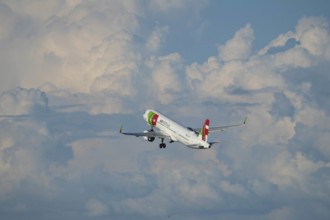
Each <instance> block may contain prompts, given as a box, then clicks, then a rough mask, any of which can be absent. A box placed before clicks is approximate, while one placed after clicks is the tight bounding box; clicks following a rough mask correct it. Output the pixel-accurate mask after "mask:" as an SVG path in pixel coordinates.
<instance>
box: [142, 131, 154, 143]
mask: <svg viewBox="0 0 330 220" xmlns="http://www.w3.org/2000/svg"><path fill="white" fill-rule="evenodd" d="M148 132H150V131H149V130H146V131H144V132H143V133H148ZM143 139H144V140H145V141H149V142H153V141H154V140H155V137H143Z"/></svg>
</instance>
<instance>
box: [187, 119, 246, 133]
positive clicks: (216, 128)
mask: <svg viewBox="0 0 330 220" xmlns="http://www.w3.org/2000/svg"><path fill="white" fill-rule="evenodd" d="M246 122H247V117H245V118H244V121H243V123H240V124H233V125H225V126H219V127H210V128H209V132H216V131H221V132H222V131H225V130H226V129H227V128H232V127H238V126H242V125H245V124H246ZM193 130H195V131H196V132H198V131H199V130H200V128H193Z"/></svg>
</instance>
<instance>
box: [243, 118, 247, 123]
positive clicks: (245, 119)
mask: <svg viewBox="0 0 330 220" xmlns="http://www.w3.org/2000/svg"><path fill="white" fill-rule="evenodd" d="M247 120H248V117H245V118H244V122H243V125H245V124H246V122H247Z"/></svg>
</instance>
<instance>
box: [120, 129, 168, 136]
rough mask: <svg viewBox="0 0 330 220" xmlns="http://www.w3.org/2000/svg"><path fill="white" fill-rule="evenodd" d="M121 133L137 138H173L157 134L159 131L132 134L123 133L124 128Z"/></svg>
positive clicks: (160, 133)
mask: <svg viewBox="0 0 330 220" xmlns="http://www.w3.org/2000/svg"><path fill="white" fill-rule="evenodd" d="M119 132H120V133H121V134H124V135H131V136H135V137H159V138H171V137H170V136H169V135H166V134H164V133H162V132H157V131H145V132H137V133H130V132H123V128H120V130H119Z"/></svg>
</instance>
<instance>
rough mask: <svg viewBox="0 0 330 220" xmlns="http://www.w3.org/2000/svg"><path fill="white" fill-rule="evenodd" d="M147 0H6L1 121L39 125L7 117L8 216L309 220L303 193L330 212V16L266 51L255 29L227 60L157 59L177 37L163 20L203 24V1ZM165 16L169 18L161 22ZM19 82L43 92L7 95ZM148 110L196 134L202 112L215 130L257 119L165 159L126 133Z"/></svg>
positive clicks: (0, 36)
mask: <svg viewBox="0 0 330 220" xmlns="http://www.w3.org/2000/svg"><path fill="white" fill-rule="evenodd" d="M140 3H141V2H136V1H97V2H95V1H74V0H73V1H49V2H48V1H44V2H43V3H42V4H39V5H38V1H32V2H31V4H30V5H29V6H27V7H24V6H26V4H25V3H24V2H23V1H3V3H2V4H0V7H1V8H0V18H1V17H5V18H7V17H8V19H7V20H3V19H0V23H1V24H3V25H2V26H1V27H0V44H1V45H0V46H1V48H3V49H4V50H1V51H6V53H0V58H1V59H0V64H1V66H2V73H3V74H1V76H0V77H1V80H0V85H1V89H0V91H1V96H0V113H1V114H2V115H3V114H5V115H21V114H30V115H32V116H33V117H26V118H22V117H10V118H9V117H4V118H1V119H0V179H1V180H2V181H0V203H1V208H0V210H6V213H10V214H8V215H11V216H13V217H14V218H11V219H15V217H17V212H18V211H19V212H20V214H19V215H21V214H22V213H26V214H27V215H31V216H32V217H34V218H35V216H37V215H38V214H40V212H44V213H45V212H48V210H50V212H52V213H56V216H55V217H54V218H55V219H56V218H63V216H64V218H66V217H67V216H68V214H67V213H68V212H70V213H71V214H69V215H70V216H74V217H76V218H78V219H81V218H86V217H87V218H96V219H98V218H108V217H109V216H110V217H114V218H116V217H118V218H117V219H120V218H130V217H131V216H134V218H135V219H137V218H141V219H145V217H150V216H153V217H157V218H162V217H164V216H166V217H167V216H169V213H170V214H171V213H182V216H183V218H184V217H186V216H187V213H193V214H191V215H195V214H196V216H199V215H200V216H202V217H203V219H208V218H209V219H210V218H212V217H214V216H220V217H223V215H224V214H223V213H229V214H228V216H234V217H233V218H234V219H236V218H235V217H237V216H239V217H238V218H243V217H244V218H246V215H244V213H246V212H249V211H251V210H253V211H251V214H250V217H251V218H253V219H255V218H258V217H259V218H262V217H265V218H268V219H273V218H276V217H284V218H285V217H287V218H291V217H292V216H293V218H298V217H299V215H297V213H299V211H304V210H305V207H304V206H305V205H304V204H302V203H300V201H301V198H303V199H304V201H305V202H306V203H307V204H308V205H311V206H314V207H315V206H318V205H319V204H320V203H322V204H323V203H328V198H327V197H326V196H324V192H327V191H329V187H328V185H327V183H328V182H329V175H328V173H327V172H328V169H329V163H328V162H327V161H326V160H327V159H329V150H328V145H327V143H328V142H329V141H328V138H327V135H328V128H327V127H326V125H327V124H329V123H328V122H329V114H328V108H329V107H328V106H327V105H325V104H324V103H320V102H315V101H313V98H314V96H313V95H320V94H319V93H320V92H319V91H317V90H316V88H318V81H317V79H316V77H317V76H319V75H322V74H323V75H324V76H327V72H326V71H325V70H324V69H326V70H327V68H324V67H327V66H328V64H327V62H328V60H329V54H330V52H329V24H328V21H327V20H326V19H319V18H303V19H301V20H300V21H299V22H298V25H297V27H296V30H290V31H289V32H287V33H284V34H280V35H279V37H278V38H276V39H275V40H273V41H271V42H270V43H269V45H267V46H266V47H265V48H264V49H262V50H261V51H259V52H258V53H257V54H255V53H254V52H253V47H252V46H253V41H254V31H253V29H252V26H251V25H249V24H247V25H246V26H244V27H243V28H241V29H239V30H238V31H237V32H236V33H235V35H234V36H233V38H231V39H229V40H228V41H227V42H226V43H221V45H222V46H219V47H218V50H219V55H218V56H210V57H209V58H207V59H206V61H205V62H201V63H192V64H189V63H188V64H187V63H186V62H185V60H184V57H182V56H181V55H180V54H179V53H178V52H175V51H173V53H170V54H158V53H164V51H162V50H161V49H162V46H163V45H165V43H167V42H166V40H167V39H169V38H167V37H171V34H172V29H171V28H172V25H171V23H166V22H165V21H168V20H171V19H174V20H175V19H176V18H178V17H179V18H182V17H185V16H187V15H190V14H194V15H192V17H194V18H195V16H196V14H197V15H198V14H199V12H200V10H201V9H202V8H203V7H204V5H205V4H206V3H205V2H202V3H197V4H192V2H191V1H175V2H174V1H151V2H146V1H143V2H142V3H150V4H149V6H148V7H147V9H146V8H145V7H144V6H143V5H142V4H140ZM40 7H42V8H44V10H41V12H40ZM150 10H152V11H150ZM37 12H38V13H37ZM39 12H40V13H39ZM181 12H182V13H181ZM156 13H157V14H160V15H159V17H158V18H160V17H161V16H168V15H171V17H170V18H168V19H166V18H164V19H163V20H161V19H160V20H161V21H160V22H159V23H158V22H156V23H157V25H153V22H154V21H153V20H152V21H151V20H149V17H150V14H152V15H154V14H156ZM172 15H173V16H172ZM151 17H153V16H151ZM185 18H186V17H185ZM188 18H190V17H188ZM186 19H187V18H186ZM146 20H147V22H146ZM194 21H195V20H194ZM21 22H23V23H21ZM192 23H193V22H192ZM23 24H24V25H23ZM198 25H199V24H196V26H198ZM23 26H24V28H22V27H23ZM170 30H171V31H170ZM290 39H294V40H295V41H297V44H295V45H294V46H293V47H291V48H289V47H288V46H287V45H286V44H287V42H288V41H289V40H290ZM274 48H281V49H282V50H281V51H278V52H276V50H274V51H275V52H272V49H274ZM161 51H162V52H161ZM271 52H272V53H271ZM321 65H323V66H321ZM320 66H321V67H322V68H321V67H320ZM315 72H316V73H318V75H317V74H314V73H315ZM323 79H324V80H325V81H326V80H327V77H324V78H323ZM325 84H326V82H325ZM17 86H22V87H27V88H39V89H22V88H19V89H10V88H12V87H17ZM4 91H6V92H4ZM43 91H46V92H47V93H45V92H43ZM327 91H328V89H327V88H324V89H323V90H322V93H323V92H324V94H322V95H324V96H326V94H327ZM314 93H316V94H314ZM277 94H281V95H280V96H279V95H277ZM281 97H282V98H281ZM284 99H285V101H286V102H287V103H283V100H284ZM48 102H49V103H48ZM284 104H285V105H288V106H289V107H288V108H285V107H283V105H284ZM146 106H154V107H156V108H157V106H162V107H166V109H167V110H164V111H165V112H175V113H176V117H177V118H183V121H189V123H191V124H192V125H193V124H194V123H195V120H197V119H196V117H195V116H196V115H198V117H204V116H203V115H207V117H210V118H212V119H216V120H212V121H214V123H218V122H219V123H220V122H221V123H225V122H232V121H236V120H237V118H238V117H242V118H243V117H244V116H245V115H247V116H248V117H249V123H248V125H247V126H245V127H244V128H238V129H233V130H231V131H228V133H224V134H221V136H217V135H214V136H212V138H214V139H215V140H218V139H220V140H222V137H224V139H229V142H230V141H232V142H234V143H227V142H225V141H224V142H223V144H222V145H220V146H219V147H216V146H215V147H213V148H212V149H211V150H210V151H207V152H200V151H190V150H189V149H186V148H184V147H182V146H180V145H178V144H173V145H168V148H167V149H166V151H164V152H162V153H161V154H160V151H159V150H158V149H157V148H156V147H155V146H157V143H156V142H154V143H148V142H144V141H142V140H136V139H134V137H132V138H131V139H130V138H126V137H121V136H120V137H119V136H117V133H118V131H117V130H118V128H119V127H120V124H121V123H125V124H127V125H129V126H131V127H130V128H131V129H132V130H134V129H143V120H142V118H139V117H140V115H139V114H138V113H140V111H141V109H145V108H146ZM282 107H283V108H282ZM122 112H125V113H126V115H122V114H120V113H122ZM130 112H134V114H128V113H130ZM279 112H280V113H279ZM39 113H43V114H39ZM114 113H116V114H114ZM192 118H193V120H192ZM220 119H223V120H221V121H220ZM220 125H221V124H220ZM146 127H147V126H146ZM222 135H223V136H222ZM315 137H317V140H315ZM136 189H139V190H136ZM30 201H31V202H30ZM283 201H286V203H285V204H284V205H283V206H282V205H278V204H282V202H283ZM319 201H321V202H319ZM306 203H305V204H306ZM63 204H65V205H63ZM274 204H275V205H274ZM66 205H67V207H64V209H63V206H66ZM44 207H47V209H45V210H46V211H41V210H42V209H43V208H44ZM321 207H322V206H321ZM63 210H64V211H63ZM67 210H69V211H67ZM233 210H234V211H233ZM322 210H323V209H322ZM0 212H1V211H0ZM323 212H324V213H325V215H326V214H327V213H328V211H327V210H325V211H324V210H323ZM34 213H37V214H34ZM57 213H59V215H57ZM209 213H215V214H214V215H209ZM242 213H243V214H242ZM47 214H49V213H47ZM315 215H316V214H315ZM11 216H10V217H11ZM38 216H41V215H38ZM123 216H124V217H123ZM226 216H227V215H226ZM242 216H243V217H242ZM260 216H262V217H260ZM297 216H298V217H297ZM316 216H319V215H316ZM180 217H181V216H180ZM204 217H205V218H204ZM189 219H190V218H189ZM298 219H299V218H298Z"/></svg>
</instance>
